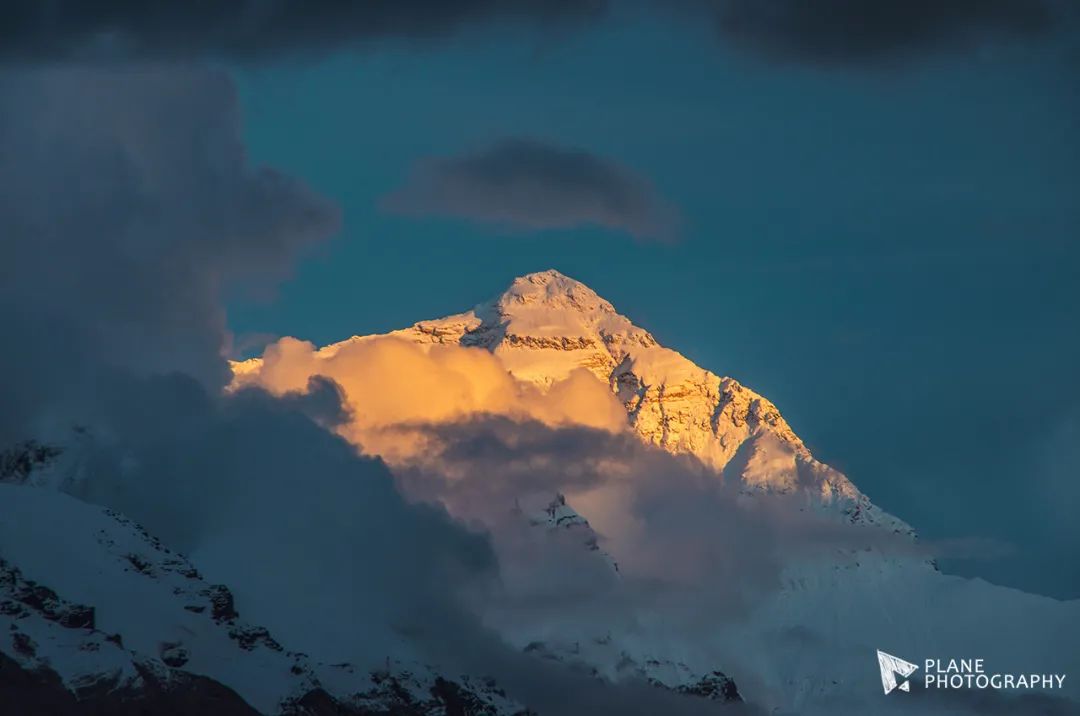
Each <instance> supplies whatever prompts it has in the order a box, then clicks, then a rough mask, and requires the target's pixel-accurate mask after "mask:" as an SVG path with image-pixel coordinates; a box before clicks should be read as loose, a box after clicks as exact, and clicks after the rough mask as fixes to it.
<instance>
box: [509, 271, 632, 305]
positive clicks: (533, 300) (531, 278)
mask: <svg viewBox="0 0 1080 716" xmlns="http://www.w3.org/2000/svg"><path fill="white" fill-rule="evenodd" d="M497 303H498V306H499V308H501V309H502V310H503V312H504V313H506V314H512V313H513V312H514V311H515V310H519V309H520V308H521V307H531V308H545V309H549V310H557V311H558V310H566V309H570V310H575V311H579V312H581V313H586V314H591V313H596V312H601V313H615V307H614V306H612V305H611V303H609V302H608V301H606V300H604V299H603V298H601V297H600V296H598V295H597V294H596V292H595V291H593V290H592V289H591V288H589V287H588V286H586V285H585V284H583V283H581V282H580V281H575V280H574V279H572V278H570V277H569V276H566V275H565V274H562V273H559V272H558V271H556V270H555V269H548V270H547V271H538V272H536V273H530V274H525V275H524V276H519V277H517V278H515V279H514V281H513V283H511V284H510V287H509V288H508V289H506V291H505V292H503V294H502V295H501V296H499V298H498V299H497Z"/></svg>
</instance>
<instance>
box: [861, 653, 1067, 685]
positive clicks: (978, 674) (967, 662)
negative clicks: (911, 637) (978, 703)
mask: <svg viewBox="0 0 1080 716" xmlns="http://www.w3.org/2000/svg"><path fill="white" fill-rule="evenodd" d="M877 659H878V667H879V668H880V669H881V686H882V688H883V689H885V693H886V694H889V693H892V692H893V691H895V690H897V689H899V690H900V691H908V692H910V691H911V683H910V682H909V681H908V677H910V676H911V675H912V674H914V673H915V672H916V671H917V670H918V669H919V666H918V665H917V664H913V663H912V662H910V661H906V660H904V659H901V658H900V657H897V656H893V655H892V654H887V653H885V652H884V651H881V650H880V649H878V650H877ZM984 661H985V660H984V659H926V660H925V661H924V662H923V663H924V666H923V687H924V688H927V689H997V690H1002V689H1004V690H1008V689H1060V688H1062V687H1063V686H1064V684H1065V674H1041V673H1030V674H1020V673H1015V674H1010V673H1000V672H999V673H994V672H988V671H987V670H986V665H985V663H984Z"/></svg>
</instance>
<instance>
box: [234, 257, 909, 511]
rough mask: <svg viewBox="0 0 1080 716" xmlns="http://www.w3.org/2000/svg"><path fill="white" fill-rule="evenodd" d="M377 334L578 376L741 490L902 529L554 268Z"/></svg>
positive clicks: (785, 431)
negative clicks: (456, 309)
mask: <svg viewBox="0 0 1080 716" xmlns="http://www.w3.org/2000/svg"><path fill="white" fill-rule="evenodd" d="M387 335H389V336H393V337H395V338H399V339H404V340H408V341H411V342H414V343H417V344H420V345H421V346H432V345H457V346H462V347H468V348H479V349H483V350H486V351H489V352H490V353H493V354H494V355H495V356H497V357H498V358H499V359H500V361H501V363H502V365H503V366H504V367H505V368H506V370H507V371H508V372H509V373H511V374H512V375H513V376H514V377H515V378H517V379H518V380H521V381H525V382H528V383H533V384H535V385H537V386H540V387H541V388H546V387H548V386H551V385H553V384H555V383H557V382H559V381H561V380H564V379H566V378H568V377H569V376H570V375H571V373H573V372H574V371H575V370H579V369H585V370H587V371H588V372H590V373H592V374H593V375H594V376H596V378H597V379H599V380H600V381H601V382H602V383H603V384H604V385H606V386H607V387H608V388H609V389H610V391H611V393H612V394H613V395H614V396H615V397H616V398H617V399H618V401H619V402H620V403H621V404H622V406H623V408H624V409H625V410H626V416H627V422H628V424H629V426H630V428H631V429H632V430H633V431H634V432H635V433H637V435H638V436H639V437H640V438H641V440H642V441H643V442H645V443H647V444H650V445H655V446H656V447H659V448H661V449H663V450H666V451H668V452H671V453H675V454H690V455H693V456H695V457H697V458H699V459H700V460H701V461H702V462H704V463H705V464H707V465H709V466H711V467H712V468H714V469H715V470H717V471H718V472H719V473H722V474H723V476H724V479H730V480H736V481H738V482H739V483H741V485H742V486H743V487H744V488H745V489H746V490H747V491H749V492H780V493H785V494H786V493H799V494H805V495H806V496H807V497H809V498H810V499H811V501H812V502H813V503H814V504H816V505H826V506H828V507H829V508H830V509H831V510H834V511H837V512H839V513H840V514H842V515H844V516H845V517H847V518H850V519H851V520H852V521H854V522H860V523H876V524H883V525H884V526H886V527H888V528H890V529H895V530H897V531H909V530H910V528H909V527H908V526H907V525H906V524H904V523H903V522H901V521H900V520H897V519H896V518H893V517H891V516H889V515H887V514H885V513H883V512H882V511H881V510H879V509H878V508H877V507H875V506H874V505H872V504H871V503H870V501H869V500H868V499H867V498H866V496H865V495H863V494H862V493H861V492H860V491H859V490H858V489H857V488H856V487H855V486H854V485H853V484H852V483H851V482H850V481H849V480H848V479H847V477H845V476H844V475H843V474H841V473H840V472H838V471H836V470H834V469H832V468H830V467H829V466H827V465H824V464H822V463H820V462H818V461H817V460H815V459H814V458H813V456H812V455H811V453H810V451H809V449H808V448H807V447H806V445H805V444H804V443H803V441H802V440H801V439H800V438H799V437H798V435H796V434H795V431H794V430H793V429H792V428H791V426H790V425H788V423H787V421H786V420H784V418H783V417H782V416H781V414H780V411H779V410H778V409H777V407H776V406H775V405H774V404H773V403H772V402H770V401H769V400H768V399H767V398H765V397H764V396H762V395H760V394H759V393H756V392H755V391H753V390H751V389H749V388H747V387H745V386H744V385H742V384H741V383H740V382H739V381H737V380H735V379H734V378H730V377H724V376H722V375H721V374H717V373H713V372H712V371H709V370H707V369H705V368H702V367H700V366H698V365H696V364H695V363H694V362H693V361H691V360H689V359H688V358H686V357H685V356H683V355H682V354H681V353H679V352H677V351H675V350H672V349H670V348H666V347H664V346H661V345H660V344H659V343H658V342H657V341H656V339H655V338H654V337H653V336H652V334H650V333H649V332H648V331H647V330H645V329H643V328H640V327H638V326H635V325H634V324H633V323H632V322H631V321H630V319H628V318H627V317H625V316H623V315H621V314H619V313H618V312H617V311H616V309H615V307H614V306H612V304H611V303H610V302H609V301H607V300H605V299H604V298H601V297H600V296H599V295H597V293H596V292H595V291H593V290H592V289H591V288H589V287H588V286H586V285H585V284H583V283H581V282H580V281H577V280H574V279H572V278H570V277H568V276H566V275H564V274H562V273H559V272H558V271H555V270H550V269H549V270H547V271H541V272H538V273H530V274H526V275H524V276H520V277H518V278H516V279H514V280H513V281H512V282H511V284H510V287H509V288H508V289H507V290H506V291H504V292H503V293H502V294H500V295H498V296H497V297H495V298H494V299H492V300H490V301H488V302H485V303H481V304H479V305H478V306H476V307H475V308H473V309H472V310H471V311H466V312H465V313H458V314H453V315H450V316H447V317H445V318H439V319H435V320H428V321H419V322H417V323H415V324H413V325H412V326H410V327H409V328H405V329H402V330H398V331H393V332H392V333H390V334H387ZM379 337H380V336H371V335H368V336H353V337H352V338H349V339H347V340H345V341H342V342H340V343H335V344H331V345H328V346H326V347H324V348H322V349H320V350H319V351H318V356H319V357H321V358H331V357H333V356H334V355H335V354H337V353H338V352H339V351H340V350H341V349H342V348H344V347H345V346H348V345H351V344H353V343H355V342H357V341H369V340H375V339H378V338H379ZM260 366H261V362H260V360H259V359H252V360H248V361H244V362H242V363H234V364H233V370H234V371H235V372H236V375H237V377H238V379H240V380H257V378H258V374H259V371H260Z"/></svg>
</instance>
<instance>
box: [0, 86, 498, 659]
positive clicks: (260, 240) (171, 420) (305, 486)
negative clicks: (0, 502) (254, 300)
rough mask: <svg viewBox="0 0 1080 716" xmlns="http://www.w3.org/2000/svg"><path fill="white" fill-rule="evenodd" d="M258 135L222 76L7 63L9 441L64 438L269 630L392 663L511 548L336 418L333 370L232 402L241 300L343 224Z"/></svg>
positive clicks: (0, 103) (85, 491) (0, 260)
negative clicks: (264, 155) (236, 308)
mask: <svg viewBox="0 0 1080 716" xmlns="http://www.w3.org/2000/svg"><path fill="white" fill-rule="evenodd" d="M238 129H239V128H238V121H237V115H236V106H235V99H234V92H233V88H232V85H231V83H230V81H229V80H228V78H227V77H226V76H224V75H221V74H218V73H216V72H212V71H207V70H201V69H179V68H155V69H145V68H144V69H138V70H136V69H115V68H113V69H103V68H99V69H94V70H59V69H58V70H48V71H39V70H33V71H27V72H19V71H9V72H6V73H2V74H0V156H2V157H3V161H2V162H0V235H2V236H3V241H2V242H0V272H2V279H3V280H2V281H0V325H2V326H3V328H4V350H3V351H2V352H0V404H2V405H3V411H2V413H0V445H3V446H6V445H9V444H12V443H13V442H15V441H16V440H19V439H21V438H24V437H27V436H33V437H36V438H38V439H41V440H44V441H61V443H62V444H64V445H65V446H66V448H67V449H66V451H65V453H64V455H65V458H64V459H66V460H69V463H67V464H69V465H71V466H72V467H71V472H70V474H65V476H64V478H63V479H62V480H60V482H61V483H62V484H63V485H66V486H67V488H68V489H69V490H71V491H72V492H75V493H76V494H79V495H80V496H82V497H84V498H86V499H90V500H93V501H96V502H99V503H101V504H104V505H106V506H108V507H111V508H115V509H119V510H121V511H122V512H124V513H126V514H128V515H129V516H131V517H133V518H135V519H137V520H138V521H140V522H141V523H142V524H144V525H145V526H146V527H147V528H148V529H149V530H150V531H151V532H152V533H155V534H157V535H159V536H161V537H163V538H165V539H166V540H167V541H168V542H169V543H170V544H171V545H172V546H173V548H179V549H182V550H184V551H185V552H188V553H190V554H193V555H195V554H197V555H198V558H199V561H200V563H201V565H202V566H203V567H204V568H205V569H206V571H207V572H208V573H211V572H214V571H215V570H216V572H217V574H219V575H220V576H221V577H223V578H224V579H226V580H228V581H229V583H230V585H231V586H232V587H233V588H234V590H235V593H236V594H237V596H238V599H248V600H250V604H251V607H252V608H251V609H248V611H249V612H250V613H251V614H252V615H253V616H257V617H258V618H264V619H263V622H264V624H266V625H267V626H269V627H270V628H275V627H280V628H275V631H278V632H280V633H281V634H282V635H289V636H290V637H291V638H294V639H295V640H297V641H302V640H308V641H307V643H308V645H309V646H319V643H318V642H319V640H320V639H325V644H326V645H328V648H331V649H333V648H337V649H339V653H338V655H337V656H338V657H339V658H340V659H341V660H346V659H347V658H349V657H348V654H349V653H353V654H355V655H357V656H358V657H360V658H365V659H366V658H373V659H374V658H379V657H380V656H381V655H384V654H385V653H386V651H385V650H386V649H387V648H388V645H390V644H392V643H395V642H396V641H399V639H398V638H397V637H396V635H395V634H393V633H392V625H394V624H406V625H407V624H408V616H409V613H415V614H428V615H447V614H450V613H452V612H453V611H454V610H455V605H454V598H453V597H452V596H450V595H451V593H452V592H453V591H454V586H453V585H454V584H456V583H457V580H458V579H459V578H460V579H461V580H465V581H471V579H472V577H473V576H475V577H477V578H479V579H486V577H484V576H482V575H485V574H486V573H487V572H488V569H489V568H490V567H491V566H492V563H491V560H490V559H489V557H488V555H489V553H490V551H489V550H488V548H487V545H486V542H485V540H484V539H483V538H480V537H477V536H476V535H474V534H473V533H471V532H469V531H467V530H465V529H463V528H462V527H461V526H460V525H457V524H455V523H453V522H452V520H450V519H449V518H448V517H447V516H446V515H445V513H442V512H441V511H439V510H437V509H435V508H430V507H426V506H417V505H410V504H408V503H406V501H405V500H404V499H403V498H402V497H401V495H400V494H399V493H398V492H397V491H396V489H395V487H394V483H393V479H392V477H391V475H390V473H389V472H388V471H387V469H386V468H385V467H384V466H383V465H382V463H379V462H377V461H374V460H370V459H364V458H361V457H359V456H357V455H356V453H355V451H354V450H353V448H352V447H351V446H349V445H347V444H346V443H344V442H343V441H342V440H340V439H339V438H336V437H334V436H332V435H331V434H330V433H329V432H327V431H326V430H324V429H323V428H322V427H320V426H319V425H318V424H317V421H318V422H322V423H333V422H335V421H339V420H342V419H344V417H345V415H344V413H343V412H342V410H343V407H342V404H341V401H340V393H339V392H338V389H337V386H336V385H334V384H333V383H330V382H329V381H325V380H316V381H313V383H312V385H311V386H309V388H310V393H309V394H308V395H304V396H299V395H297V396H287V397H286V398H285V399H284V400H276V399H272V398H270V397H269V396H267V395H265V394H261V393H257V394H251V393H242V394H237V395H225V396H223V395H222V391H221V388H222V387H223V384H224V380H225V379H226V377H227V376H228V372H229V371H228V366H227V364H226V362H225V359H224V352H225V349H226V347H227V344H228V334H227V331H226V329H225V313H224V309H223V307H222V294H223V293H224V292H225V291H227V290H232V289H233V288H235V286H236V285H237V284H242V285H246V286H248V287H249V288H255V289H262V290H267V289H269V288H272V287H273V285H274V284H275V283H276V282H277V281H278V280H280V279H281V278H282V277H283V276H285V275H287V273H288V270H289V269H290V267H291V266H292V264H293V262H294V261H295V260H296V259H297V257H298V255H299V253H300V252H302V251H303V249H305V248H306V247H308V246H309V245H311V244H314V243H317V242H319V241H322V240H324V239H326V238H328V237H329V236H330V235H331V234H332V233H333V232H334V231H335V229H336V226H337V211H336V209H335V208H334V207H333V206H331V205H330V204H328V203H327V202H326V201H324V200H322V199H321V198H319V197H317V196H315V195H314V194H312V193H311V192H309V191H308V190H307V189H305V188H304V187H303V186H302V185H300V184H298V183H297V182H295V181H293V180H291V179H289V178H288V177H285V176H282V175H280V174H277V173H275V172H273V171H271V170H268V169H260V168H254V167H251V166H249V165H248V164H247V162H246V160H245V152H244V147H243V146H242V143H241V142H240V139H239V131H238ZM73 424H74V425H78V426H81V427H83V428H84V429H82V430H81V431H80V432H78V433H77V434H73V433H72V432H71V430H70V427H71V426H72V425H73ZM397 530H401V534H400V535H395V538H394V540H393V543H392V544H389V543H387V541H386V539H385V535H386V534H389V533H391V532H395V533H396V531H397ZM300 536H302V538H301V537H300ZM373 545H380V547H379V548H378V549H374V548H372V546H373ZM268 564H273V565H275V568H274V569H273V570H267V569H265V565H268ZM403 564H407V565H409V567H408V569H407V570H403V569H402V568H401V565H403ZM260 565H262V566H261V567H260ZM314 583H320V584H323V585H324V586H325V589H324V590H312V589H309V588H308V585H310V584H314ZM269 593H273V594H275V595H276V596H277V598H276V599H275V600H265V599H260V598H259V596H260V595H263V596H264V595H265V594H269ZM360 613H363V614H364V615H365V618H364V620H363V623H362V624H361V620H359V619H358V618H357V614H360ZM316 614H318V615H320V618H321V621H319V620H315V619H314V617H313V616H312V615H316ZM335 614H336V616H335ZM299 615H306V616H303V617H302V619H301V620H300V621H297V617H299ZM431 618H433V619H434V616H432V617H431ZM445 621H446V622H447V623H461V619H460V618H459V619H458V620H457V622H454V621H453V620H451V619H449V618H448V619H446V620H445ZM301 622H302V623H301ZM345 623H347V624H350V625H355V626H356V627H357V628H358V629H359V631H357V632H353V633H352V634H351V635H349V634H348V632H347V630H345V629H344V628H343V627H342V624H345ZM335 635H337V636H335ZM461 637H462V635H461V634H448V633H446V632H445V631H443V632H440V633H439V638H446V639H450V640H453V639H455V638H461ZM335 640H336V641H335ZM335 643H336V644H337V647H333V645H334V644H335ZM298 648H302V647H299V646H298Z"/></svg>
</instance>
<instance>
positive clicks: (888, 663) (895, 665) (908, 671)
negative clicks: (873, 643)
mask: <svg viewBox="0 0 1080 716" xmlns="http://www.w3.org/2000/svg"><path fill="white" fill-rule="evenodd" d="M877 662H878V666H879V667H880V668H881V687H882V688H883V689H885V693H886V694H888V693H891V692H892V691H893V689H896V688H897V687H899V688H900V690H901V691H911V684H910V683H908V681H907V677H909V676H911V675H912V674H914V673H915V670H916V669H918V668H919V667H918V666H917V665H915V664H912V663H911V662H910V661H904V660H903V659H901V658H899V657H896V656H893V655H892V654H886V653H885V652H884V651H882V650H881V649H878V653H877ZM897 674H899V675H900V676H901V677H902V678H903V679H904V680H903V681H901V682H899V684H898V683H897V681H896V676H897Z"/></svg>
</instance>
